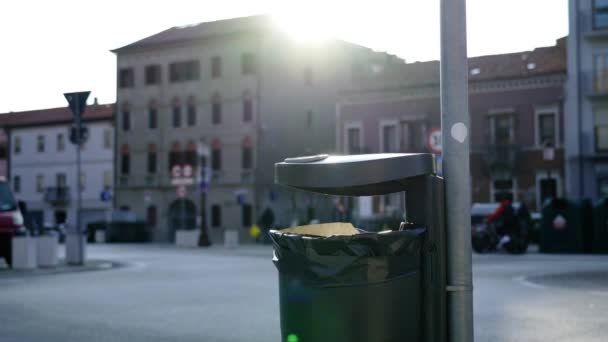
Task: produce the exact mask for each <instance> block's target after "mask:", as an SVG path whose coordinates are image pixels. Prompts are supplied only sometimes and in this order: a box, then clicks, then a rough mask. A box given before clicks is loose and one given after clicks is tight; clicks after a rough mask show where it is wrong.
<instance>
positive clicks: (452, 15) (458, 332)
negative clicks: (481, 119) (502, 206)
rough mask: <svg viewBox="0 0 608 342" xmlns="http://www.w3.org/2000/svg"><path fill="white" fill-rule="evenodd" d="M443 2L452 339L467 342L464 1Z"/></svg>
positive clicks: (443, 98) (469, 333)
mask: <svg viewBox="0 0 608 342" xmlns="http://www.w3.org/2000/svg"><path fill="white" fill-rule="evenodd" d="M440 1H441V128H442V137H443V175H444V178H445V190H446V191H445V194H446V195H445V201H446V206H445V207H446V221H447V222H446V224H447V266H448V274H447V281H448V287H447V289H446V290H447V291H448V294H447V304H448V338H449V341H452V342H456V341H458V342H469V341H473V339H474V337H473V281H472V269H471V218H470V210H471V208H470V203H471V184H470V183H471V179H470V170H469V136H470V134H469V132H468V131H469V103H468V67H467V43H466V0H440Z"/></svg>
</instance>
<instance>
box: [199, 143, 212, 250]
mask: <svg viewBox="0 0 608 342" xmlns="http://www.w3.org/2000/svg"><path fill="white" fill-rule="evenodd" d="M196 152H197V154H198V157H199V160H200V167H199V175H198V177H200V181H199V182H198V186H199V189H200V192H201V228H200V229H201V234H200V235H199V239H198V245H199V246H201V247H207V246H211V241H210V240H209V234H208V229H207V191H208V190H209V180H210V178H211V177H210V172H209V168H208V167H207V160H208V159H209V155H210V154H211V153H210V150H209V146H208V145H207V144H206V143H205V142H204V141H199V143H198V146H197V147H196Z"/></svg>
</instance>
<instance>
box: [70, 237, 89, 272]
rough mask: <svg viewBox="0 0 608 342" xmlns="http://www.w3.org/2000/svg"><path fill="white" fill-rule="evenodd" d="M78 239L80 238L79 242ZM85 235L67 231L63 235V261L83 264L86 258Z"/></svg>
mask: <svg viewBox="0 0 608 342" xmlns="http://www.w3.org/2000/svg"><path fill="white" fill-rule="evenodd" d="M78 239H82V242H81V243H79V241H78ZM86 246H87V237H86V235H84V234H82V235H78V234H74V233H68V234H67V235H66V237H65V261H66V262H67V264H68V265H83V264H84V262H85V260H86Z"/></svg>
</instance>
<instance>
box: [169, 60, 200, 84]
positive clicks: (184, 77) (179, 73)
mask: <svg viewBox="0 0 608 342" xmlns="http://www.w3.org/2000/svg"><path fill="white" fill-rule="evenodd" d="M169 75H170V79H171V82H172V83H176V82H185V81H197V80H199V79H200V63H199V61H185V62H177V63H171V64H169Z"/></svg>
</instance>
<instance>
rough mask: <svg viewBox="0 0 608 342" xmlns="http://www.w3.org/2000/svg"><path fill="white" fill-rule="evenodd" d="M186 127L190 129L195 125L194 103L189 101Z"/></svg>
mask: <svg viewBox="0 0 608 342" xmlns="http://www.w3.org/2000/svg"><path fill="white" fill-rule="evenodd" d="M187 114H188V118H187V120H188V126H190V127H192V126H195V125H196V104H195V103H194V101H191V102H190V103H189V104H188V113H187Z"/></svg>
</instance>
